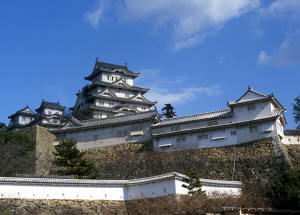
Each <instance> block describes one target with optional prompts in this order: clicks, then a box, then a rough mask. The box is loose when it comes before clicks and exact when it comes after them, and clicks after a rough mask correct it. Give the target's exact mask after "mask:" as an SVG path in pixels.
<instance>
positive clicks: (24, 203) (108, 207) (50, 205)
mask: <svg viewBox="0 0 300 215" xmlns="http://www.w3.org/2000/svg"><path fill="white" fill-rule="evenodd" d="M0 213H8V214H17V215H20V214H22V215H34V214H36V215H94V214H99V215H100V214H101V215H114V214H118V215H123V214H127V212H126V207H125V202H123V201H99V200H97V201H87V200H47V199H41V200H37V199H31V200H30V199H27V200H26V199H0Z"/></svg>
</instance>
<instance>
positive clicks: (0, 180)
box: [0, 172, 243, 188]
mask: <svg viewBox="0 0 300 215" xmlns="http://www.w3.org/2000/svg"><path fill="white" fill-rule="evenodd" d="M185 177H186V176H185V175H183V174H180V173H177V172H171V173H167V174H163V175H157V176H151V177H146V178H139V179H129V180H92V179H61V178H17V177H0V184H19V185H22V184H33V185H65V186H68V185H69V186H71V185H72V186H74V185H75V186H103V185H107V186H130V185H137V184H150V183H155V182H159V181H165V180H168V179H173V178H177V179H180V180H182V179H183V178H185ZM200 181H201V182H202V184H203V185H211V186H221V187H238V188H241V187H242V186H243V184H242V182H240V181H225V180H210V179H200Z"/></svg>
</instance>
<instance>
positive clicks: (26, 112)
mask: <svg viewBox="0 0 300 215" xmlns="http://www.w3.org/2000/svg"><path fill="white" fill-rule="evenodd" d="M18 115H22V116H33V117H35V116H36V113H34V112H33V111H32V110H31V109H30V108H29V107H28V105H27V106H26V107H25V108H23V109H21V110H19V111H17V112H16V113H14V114H12V115H10V116H9V117H8V118H9V119H12V118H14V117H16V116H18Z"/></svg>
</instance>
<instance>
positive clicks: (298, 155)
mask: <svg viewBox="0 0 300 215" xmlns="http://www.w3.org/2000/svg"><path fill="white" fill-rule="evenodd" d="M283 146H284V148H285V150H286V151H287V154H288V157H289V159H290V161H291V163H292V167H293V168H294V169H296V170H299V171H300V145H283Z"/></svg>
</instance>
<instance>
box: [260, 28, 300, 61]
mask: <svg viewBox="0 0 300 215" xmlns="http://www.w3.org/2000/svg"><path fill="white" fill-rule="evenodd" d="M257 61H258V63H260V64H271V65H277V66H286V65H293V64H300V37H299V34H296V35H293V36H292V37H289V38H287V39H286V40H285V41H284V42H283V43H282V44H281V45H280V47H279V49H278V50H277V51H276V52H274V53H273V54H272V55H268V54H267V53H266V52H264V51H261V52H260V54H259V55H258V59H257Z"/></svg>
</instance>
